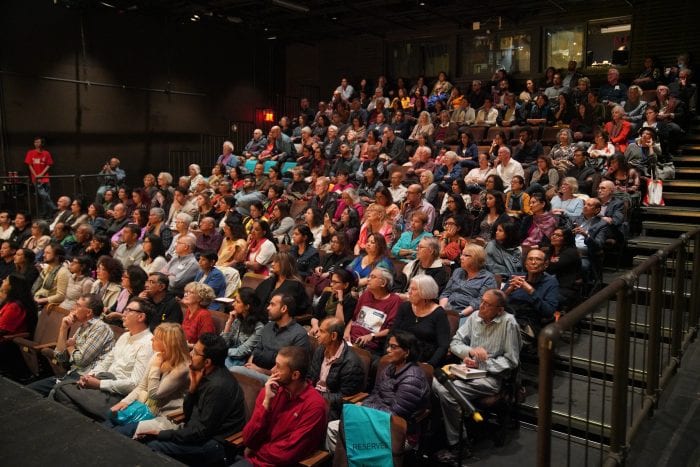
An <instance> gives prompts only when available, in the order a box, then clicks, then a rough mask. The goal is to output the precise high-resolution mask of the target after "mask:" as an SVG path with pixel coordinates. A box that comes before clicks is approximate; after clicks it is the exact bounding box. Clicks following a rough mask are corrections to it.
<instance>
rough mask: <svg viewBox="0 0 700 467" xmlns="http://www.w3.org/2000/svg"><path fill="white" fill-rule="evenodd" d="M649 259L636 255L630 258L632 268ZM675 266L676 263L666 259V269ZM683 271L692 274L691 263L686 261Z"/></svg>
mask: <svg viewBox="0 0 700 467" xmlns="http://www.w3.org/2000/svg"><path fill="white" fill-rule="evenodd" d="M648 259H649V256H647V255H636V256H635V257H634V258H632V266H639V265H640V264H642V263H643V262H645V261H646V260H648ZM675 266H676V262H675V261H674V260H672V259H667V260H666V267H667V268H668V269H673V268H674V267H675ZM685 270H686V271H687V272H692V271H693V263H692V262H690V261H686V263H685Z"/></svg>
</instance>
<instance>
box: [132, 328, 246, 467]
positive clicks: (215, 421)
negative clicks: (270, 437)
mask: <svg viewBox="0 0 700 467" xmlns="http://www.w3.org/2000/svg"><path fill="white" fill-rule="evenodd" d="M225 358H226V343H225V342H224V340H223V339H222V338H221V337H220V336H217V335H215V334H203V335H202V336H200V338H199V340H198V341H197V343H196V344H195V345H194V347H193V348H192V351H191V352H190V359H191V362H190V370H189V387H188V388H187V392H186V394H185V398H184V401H183V409H184V413H185V423H184V424H183V425H181V426H180V427H179V428H173V429H161V428H150V429H146V430H145V431H143V432H142V433H141V434H142V436H143V437H142V438H140V439H141V441H143V442H146V444H147V446H148V447H149V448H151V449H153V450H154V451H157V452H160V453H163V454H166V455H168V456H170V457H173V458H174V459H176V460H178V461H180V462H183V463H185V464H187V465H195V464H207V465H216V464H220V463H223V462H224V460H225V451H224V446H223V439H225V438H226V437H227V436H230V435H232V434H233V433H236V432H238V431H239V430H240V429H241V428H242V427H243V425H244V423H245V410H244V406H245V404H244V401H243V391H242V390H241V388H240V386H239V385H238V382H237V381H236V380H235V379H234V378H232V377H231V374H230V373H229V372H228V370H227V369H226V366H225V365H224V360H225Z"/></svg>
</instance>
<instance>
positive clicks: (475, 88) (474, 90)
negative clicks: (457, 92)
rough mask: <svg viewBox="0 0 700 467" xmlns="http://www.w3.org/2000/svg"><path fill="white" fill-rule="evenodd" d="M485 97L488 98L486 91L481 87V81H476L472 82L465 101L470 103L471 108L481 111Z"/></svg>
mask: <svg viewBox="0 0 700 467" xmlns="http://www.w3.org/2000/svg"><path fill="white" fill-rule="evenodd" d="M486 97H488V91H486V90H485V89H484V88H483V87H482V84H481V81H480V80H478V79H475V80H472V85H471V89H470V91H469V93H468V94H467V100H468V101H469V102H470V103H471V106H472V108H474V109H481V107H482V106H483V105H484V99H486Z"/></svg>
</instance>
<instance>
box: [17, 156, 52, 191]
mask: <svg viewBox="0 0 700 467" xmlns="http://www.w3.org/2000/svg"><path fill="white" fill-rule="evenodd" d="M24 163H25V164H27V165H28V166H30V167H32V168H33V169H34V173H37V174H39V173H41V172H42V171H43V170H44V169H45V168H46V167H51V166H52V165H53V159H52V158H51V153H50V152H49V151H45V150H42V151H37V150H36V149H30V150H29V151H27V155H26V156H24ZM29 174H30V175H31V177H32V183H36V182H37V180H36V177H35V176H34V174H33V173H32V172H31V170H30V171H29ZM47 175H48V172H47ZM39 183H49V179H48V178H46V177H41V179H40V180H39Z"/></svg>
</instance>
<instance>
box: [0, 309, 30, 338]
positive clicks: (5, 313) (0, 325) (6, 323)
mask: <svg viewBox="0 0 700 467" xmlns="http://www.w3.org/2000/svg"><path fill="white" fill-rule="evenodd" d="M26 316H27V313H26V312H25V310H24V308H22V306H21V305H20V304H19V303H17V302H10V303H5V305H3V307H2V308H0V330H2V331H4V332H6V333H8V334H16V333H18V332H25V331H26V330H27V320H26V319H25V318H26Z"/></svg>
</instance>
